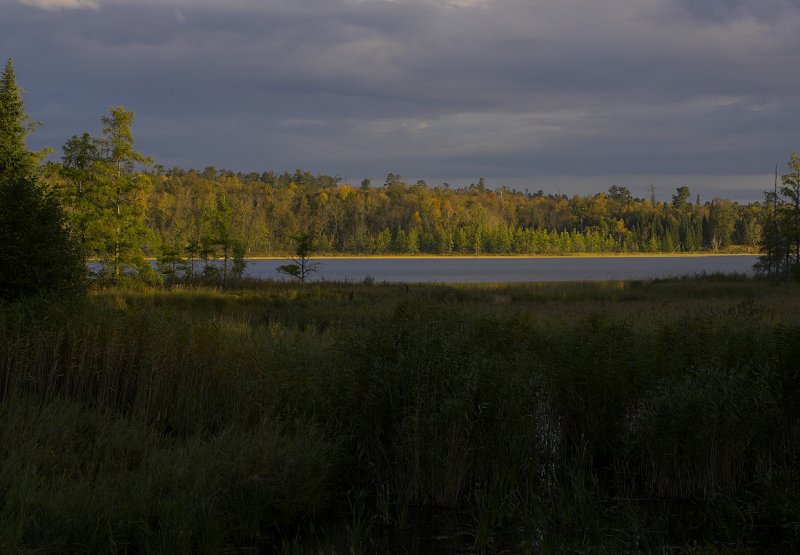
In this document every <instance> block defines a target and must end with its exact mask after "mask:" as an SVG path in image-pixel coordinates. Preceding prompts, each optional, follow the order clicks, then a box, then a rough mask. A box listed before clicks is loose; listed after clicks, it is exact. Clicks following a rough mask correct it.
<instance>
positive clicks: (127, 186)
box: [60, 107, 158, 284]
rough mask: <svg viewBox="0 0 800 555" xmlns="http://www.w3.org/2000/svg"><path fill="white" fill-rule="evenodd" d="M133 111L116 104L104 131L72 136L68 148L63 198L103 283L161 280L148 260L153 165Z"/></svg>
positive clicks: (63, 166) (62, 171) (86, 254)
mask: <svg viewBox="0 0 800 555" xmlns="http://www.w3.org/2000/svg"><path fill="white" fill-rule="evenodd" d="M133 117H134V115H133V112H128V111H125V110H124V109H123V108H121V107H116V108H112V109H111V110H110V111H109V115H108V116H104V117H103V118H102V119H101V121H102V125H103V134H102V136H101V138H99V139H94V138H92V137H91V136H90V135H89V134H88V133H84V134H83V135H82V136H81V137H77V136H73V137H72V138H71V139H70V140H68V141H67V143H66V144H65V145H64V147H63V152H64V155H63V158H62V164H61V168H60V177H61V178H62V179H63V180H64V181H65V183H66V187H63V188H62V191H63V193H62V194H63V201H64V203H65V205H66V206H67V211H68V214H69V217H70V222H71V224H72V227H73V229H74V230H75V233H76V235H77V236H78V237H79V238H80V241H81V246H82V250H83V255H84V257H85V258H92V259H95V260H97V261H98V262H99V264H100V270H99V276H98V277H99V278H100V280H101V281H103V282H107V283H112V284H123V283H128V282H136V281H157V279H158V276H157V275H156V273H155V272H154V271H153V269H152V268H151V266H150V264H149V263H148V262H147V260H146V259H145V256H146V255H147V254H150V252H151V251H150V248H151V244H152V243H153V234H152V232H151V230H150V229H149V228H148V226H147V225H146V221H145V215H146V208H147V200H148V196H149V194H150V190H151V176H149V175H146V174H144V173H142V172H141V171H140V167H141V166H143V165H146V164H148V163H150V159H149V158H147V157H145V156H143V155H142V154H140V153H139V152H137V151H136V150H134V146H133V132H132V125H133Z"/></svg>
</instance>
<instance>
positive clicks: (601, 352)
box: [0, 276, 800, 553]
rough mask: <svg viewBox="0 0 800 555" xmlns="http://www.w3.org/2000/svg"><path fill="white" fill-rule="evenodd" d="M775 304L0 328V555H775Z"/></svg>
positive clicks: (26, 307) (82, 312)
mask: <svg viewBox="0 0 800 555" xmlns="http://www.w3.org/2000/svg"><path fill="white" fill-rule="evenodd" d="M799 309H800V288H798V287H797V286H796V285H781V286H774V285H771V284H769V283H765V282H759V281H753V280H748V279H743V278H741V277H732V278H723V277H720V276H711V277H708V276H706V277H703V278H697V279H689V280H686V279H674V280H661V281H656V282H608V283H573V284H504V285H500V284H487V285H459V286H448V285H396V284H372V285H370V284H335V283H325V284H307V285H306V286H296V285H293V284H286V283H270V282H252V283H247V284H245V285H243V286H242V287H241V288H239V289H231V290H225V291H222V290H214V289H203V288H173V289H170V290H166V289H145V290H140V291H120V290H106V291H97V292H94V293H93V294H92V295H91V296H90V297H89V298H87V299H82V300H72V301H69V300H62V301H53V300H52V299H50V300H48V299H33V300H30V301H27V302H25V303H18V304H15V305H9V306H5V307H0V399H1V400H2V402H1V403H0V419H1V420H2V423H3V425H2V427H0V500H2V503H0V551H3V552H16V551H38V550H41V551H51V552H85V551H92V552H95V551H117V552H120V551H124V552H207V553H216V552H225V551H239V550H245V549H255V550H258V551H261V552H271V551H274V552H283V551H285V552H298V553H301V552H320V551H324V552H361V551H364V552H374V551H387V552H388V551H392V550H395V551H397V552H440V553H448V552H465V551H475V552H500V551H506V552H542V551H544V552H561V551H564V550H571V551H577V552H606V551H608V552H619V551H653V550H664V551H674V550H684V551H687V552H688V551H691V550H697V551H698V552H704V551H705V552H715V551H726V550H734V551H736V550H740V551H741V550H746V549H772V550H787V551H791V550H796V549H800V524H798V523H800V468H798V463H797V461H798V460H800V363H799V362H798V361H800V310H799Z"/></svg>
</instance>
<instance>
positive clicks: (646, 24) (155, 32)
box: [0, 0, 800, 198]
mask: <svg viewBox="0 0 800 555" xmlns="http://www.w3.org/2000/svg"><path fill="white" fill-rule="evenodd" d="M0 2H3V3H2V4H0V5H2V18H1V19H0V55H11V56H13V57H14V59H15V62H16V65H17V69H18V74H19V79H20V81H21V83H22V84H23V85H24V86H25V87H26V88H27V89H28V91H29V94H28V96H27V102H28V109H29V111H30V112H31V113H32V114H33V115H34V117H35V118H37V119H40V120H43V121H45V122H46V123H47V125H46V126H45V127H43V128H41V129H40V130H39V131H38V132H37V134H36V138H35V140H34V142H36V143H42V144H45V143H46V144H51V145H59V144H61V143H63V141H64V139H66V138H67V137H68V136H69V135H70V134H72V133H77V132H81V131H83V130H84V129H90V130H96V128H97V124H96V123H95V122H97V120H98V118H99V116H100V115H101V114H102V112H103V111H104V110H105V109H106V108H107V107H108V106H111V105H117V104H122V105H124V106H126V107H128V108H132V109H135V110H136V112H137V124H136V132H137V139H138V143H139V145H140V147H141V148H142V149H143V150H145V151H147V152H148V153H149V154H152V155H153V156H155V157H156V158H157V159H158V160H159V161H160V162H162V163H165V164H167V165H173V164H177V165H183V166H204V165H208V164H214V165H217V166H223V167H231V168H234V169H243V170H249V169H256V170H263V169H267V168H275V169H279V170H282V169H286V168H289V169H291V168H294V167H303V168H309V169H311V170H313V171H318V172H329V173H337V174H339V175H342V176H349V177H351V178H352V179H354V180H355V179H357V178H359V177H360V176H362V175H373V176H380V175H384V174H385V173H386V172H389V171H393V172H400V173H403V174H409V175H415V176H428V177H430V176H433V177H436V176H440V177H441V178H442V179H444V178H445V177H447V178H448V179H453V178H459V177H461V178H465V179H466V178H469V177H472V178H473V179H474V177H475V176H477V175H487V176H495V177H496V178H498V179H506V180H508V181H514V180H516V182H520V180H523V179H524V178H526V176H537V175H538V176H547V175H574V176H592V175H595V176H607V175H626V174H630V175H634V174H635V175H638V176H642V175H648V174H650V175H654V176H655V175H664V174H669V175H676V174H692V175H700V176H702V175H718V176H719V175H742V174H762V173H767V172H768V171H769V168H770V166H771V164H774V163H775V162H781V163H782V161H784V160H785V159H787V158H788V154H789V153H790V152H791V150H792V149H797V148H800V146H798V145H797V144H793V143H792V141H796V132H795V128H796V126H797V124H798V122H800V78H799V77H798V75H797V72H796V71H794V70H793V69H792V68H793V67H794V66H795V65H796V63H797V52H800V32H798V31H800V0H760V1H755V0H751V1H747V0H707V1H704V2H691V1H689V0H672V1H667V0H599V1H594V2H585V1H582V0H473V1H468V0H461V1H456V0H451V1H449V2H448V1H445V2H443V1H441V0H436V1H434V0H406V1H402V0H397V1H382V0H361V1H357V0H292V1H288V0H286V1H270V2H256V1H255V0H253V1H250V2H247V1H232V2H225V3H219V2H211V1H192V2H190V1H188V0H183V1H181V0H169V1H161V2H156V1H149V2H148V1H146V0H131V1H127V2H126V1H122V0H119V1H110V0H109V1H105V2H104V1H99V2H98V1H94V0H26V1H25V2H24V4H27V5H23V3H20V2H11V1H9V0H0ZM37 6H39V7H37ZM44 8H46V9H44ZM59 8H61V9H59ZM80 8H84V9H80ZM712 181H713V180H709V181H708V183H711V182H712ZM716 183H718V182H716ZM498 184H499V183H498ZM701 186H702V185H701ZM708 186H709V187H710V188H715V187H718V185H708ZM603 188H604V187H603ZM761 188H763V184H762V183H758V184H757V185H755V186H754V192H753V197H754V198H755V197H757V196H758V194H759V193H758V191H760V190H761ZM595 189H597V187H595Z"/></svg>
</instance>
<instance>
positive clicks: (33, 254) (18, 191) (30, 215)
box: [0, 179, 85, 302]
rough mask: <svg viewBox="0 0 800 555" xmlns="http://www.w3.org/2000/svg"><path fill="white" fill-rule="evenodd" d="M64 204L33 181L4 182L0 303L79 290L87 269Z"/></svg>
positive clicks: (0, 217) (1, 194)
mask: <svg viewBox="0 0 800 555" xmlns="http://www.w3.org/2000/svg"><path fill="white" fill-rule="evenodd" d="M64 224H65V220H64V214H63V212H62V210H61V205H60V204H59V203H58V201H57V200H56V199H55V198H54V197H53V196H52V195H49V194H47V193H46V192H45V191H44V190H43V189H42V187H40V186H39V185H37V184H36V183H34V182H33V181H31V180H29V179H17V180H16V181H10V182H9V181H0V237H2V241H0V261H2V263H1V264H0V302H2V301H14V300H17V299H19V298H21V297H25V296H29V295H33V294H36V293H41V292H45V291H61V292H63V291H65V290H69V289H72V290H79V289H80V286H81V284H82V281H83V276H84V274H85V266H84V265H83V262H82V260H81V256H80V253H79V250H78V247H77V245H76V244H75V242H74V241H73V240H72V239H71V238H70V236H69V234H68V233H67V231H66V228H65V225H64Z"/></svg>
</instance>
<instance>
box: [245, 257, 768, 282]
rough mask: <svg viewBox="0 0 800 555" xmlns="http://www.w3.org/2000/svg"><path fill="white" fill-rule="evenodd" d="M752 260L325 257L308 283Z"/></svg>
mask: <svg viewBox="0 0 800 555" xmlns="http://www.w3.org/2000/svg"><path fill="white" fill-rule="evenodd" d="M757 259H758V257H756V256H653V257H648V256H635V257H634V256H631V257H625V256H618V257H581V258H578V257H576V258H570V257H564V258H500V257H486V258H326V259H318V260H315V262H318V263H319V265H320V266H319V271H318V272H317V273H316V274H313V275H312V276H311V279H312V280H313V281H322V280H324V281H345V280H346V281H362V280H363V279H364V277H366V276H370V277H372V278H374V279H375V281H376V282H382V281H389V282H410V283H417V282H524V281H594V280H631V279H653V278H665V277H676V276H685V275H695V274H703V273H707V274H710V273H726V274H729V273H738V274H752V273H753V264H755V262H756V260H757ZM286 263H287V262H286V261H285V260H250V261H248V263H247V275H249V276H251V277H257V278H273V279H275V278H279V277H280V274H278V273H277V267H278V266H280V265H282V264H286Z"/></svg>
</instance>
